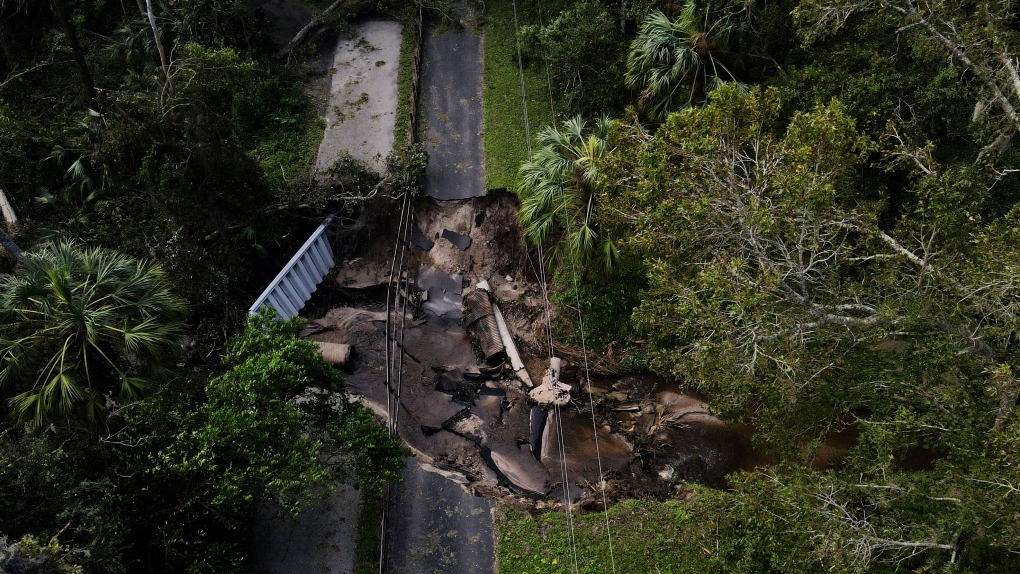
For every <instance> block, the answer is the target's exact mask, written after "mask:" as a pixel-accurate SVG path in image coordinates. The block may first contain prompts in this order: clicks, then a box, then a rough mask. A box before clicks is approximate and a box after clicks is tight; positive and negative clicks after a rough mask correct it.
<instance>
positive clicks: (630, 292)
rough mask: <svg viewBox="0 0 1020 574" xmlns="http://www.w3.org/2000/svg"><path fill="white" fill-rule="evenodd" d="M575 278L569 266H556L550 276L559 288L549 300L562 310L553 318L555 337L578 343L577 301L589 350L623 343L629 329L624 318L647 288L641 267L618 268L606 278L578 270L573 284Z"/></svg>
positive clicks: (574, 343) (602, 349) (637, 303)
mask: <svg viewBox="0 0 1020 574" xmlns="http://www.w3.org/2000/svg"><path fill="white" fill-rule="evenodd" d="M574 279H575V276H574V273H572V271H571V269H570V266H569V265H565V266H560V267H558V268H557V269H556V273H555V276H554V277H553V283H554V284H555V285H557V286H558V287H559V288H558V289H557V290H555V291H553V292H552V293H551V295H552V301H553V303H555V304H556V306H557V308H559V309H562V310H563V313H562V314H561V315H559V316H557V318H556V321H557V324H556V325H555V326H556V332H555V334H556V336H557V338H558V339H560V340H563V341H566V342H567V343H570V344H572V345H580V344H581V332H580V331H579V329H578V325H577V312H576V311H575V309H576V307H577V305H578V302H580V305H581V309H580V310H581V316H582V318H583V320H584V336H585V343H586V344H587V345H588V348H589V349H595V350H598V351H604V350H606V347H607V346H608V345H609V344H610V343H613V342H616V343H617V344H620V343H626V342H627V338H628V337H629V336H630V335H631V333H632V330H631V325H630V322H629V321H627V320H625V319H626V318H627V317H630V315H631V312H632V311H633V310H634V308H635V307H637V306H638V305H639V304H640V303H641V293H642V292H643V291H644V290H645V289H646V288H647V287H648V281H647V277H646V276H645V273H644V272H643V271H642V270H640V269H621V270H619V272H618V273H615V274H613V275H612V276H609V277H606V276H598V275H582V274H580V270H578V275H577V277H576V279H577V283H576V284H575V283H574ZM621 318H623V319H624V320H621Z"/></svg>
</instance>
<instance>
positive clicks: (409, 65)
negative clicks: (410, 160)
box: [393, 4, 420, 150]
mask: <svg viewBox="0 0 1020 574" xmlns="http://www.w3.org/2000/svg"><path fill="white" fill-rule="evenodd" d="M417 17H418V11H417V10H415V9H414V7H413V5H410V4H409V5H408V6H407V7H406V9H405V10H403V12H402V13H401V15H400V23H401V24H402V25H403V28H402V30H401V35H400V37H401V41H400V63H399V66H398V68H397V120H396V121H397V124H396V129H395V130H394V137H393V149H394V150H397V149H400V148H403V147H406V146H407V145H408V144H409V143H410V142H411V139H410V138H411V133H410V120H411V75H412V72H413V71H414V45H415V42H416V41H417V39H418V24H417V20H416V19H417ZM419 102H420V101H419Z"/></svg>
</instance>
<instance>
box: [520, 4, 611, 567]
mask: <svg viewBox="0 0 1020 574" xmlns="http://www.w3.org/2000/svg"><path fill="white" fill-rule="evenodd" d="M541 18H542V16H541V12H540V13H539V26H542V25H543V23H542V20H541ZM542 59H543V60H544V61H545V80H546V86H547V87H548V90H549V110H550V111H551V112H552V115H553V120H554V121H555V118H556V104H555V101H554V99H553V89H552V73H551V72H550V70H549V68H550V66H549V54H548V52H545V53H543V58H542ZM568 232H569V230H568ZM539 255H540V256H541V245H539ZM570 274H571V276H572V277H573V283H574V300H575V302H576V305H577V329H578V331H580V333H581V356H582V358H583V360H584V380H585V383H586V386H587V387H588V407H589V409H591V430H592V435H593V436H594V438H595V458H596V460H598V467H599V485H600V486H601V488H602V510H603V515H604V516H605V519H606V538H607V539H608V541H609V563H610V566H611V567H612V570H613V574H616V554H615V552H614V549H613V532H612V529H611V528H610V526H609V501H608V500H607V498H606V479H605V474H604V472H603V469H602V450H601V448H600V447H599V429H598V424H597V423H596V422H595V399H594V397H593V396H592V392H591V374H590V372H589V369H588V346H587V342H586V340H585V334H584V318H583V316H582V314H581V292H580V290H579V289H578V281H577V266H576V263H575V261H574V258H573V257H571V258H570ZM543 275H544V268H543ZM542 291H543V292H545V278H544V277H543V279H542ZM548 313H549V308H548V298H547V299H546V315H547V316H548ZM548 332H549V346H550V348H552V329H551V327H550V328H549V330H548ZM550 353H551V351H550Z"/></svg>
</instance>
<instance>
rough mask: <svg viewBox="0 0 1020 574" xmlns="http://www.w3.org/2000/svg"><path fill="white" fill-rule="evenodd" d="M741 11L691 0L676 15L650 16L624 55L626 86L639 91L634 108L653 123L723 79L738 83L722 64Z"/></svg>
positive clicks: (741, 30)
mask: <svg viewBox="0 0 1020 574" xmlns="http://www.w3.org/2000/svg"><path fill="white" fill-rule="evenodd" d="M742 15H743V14H742V11H739V10H734V9H731V8H730V7H729V6H724V7H722V8H719V7H718V6H716V5H713V4H712V3H711V2H709V1H707V0H706V1H701V2H699V1H694V0H691V1H689V2H688V3H687V5H686V6H685V7H684V10H683V12H682V13H681V14H680V17H679V18H677V19H676V20H670V19H669V18H668V17H666V15H664V14H663V13H662V12H653V13H651V14H649V15H648V17H647V18H646V19H645V21H644V23H643V24H642V25H641V30H640V31H639V32H638V36H637V38H635V39H634V42H633V43H632V44H631V48H630V54H628V56H627V75H626V77H625V79H626V82H627V86H628V87H630V88H631V89H634V90H640V91H641V96H640V99H639V100H638V106H639V107H640V108H642V109H643V110H644V111H645V113H647V114H648V116H649V117H650V118H651V119H652V120H653V121H656V122H661V121H663V120H664V119H665V118H666V116H667V115H668V114H669V113H670V112H673V111H677V110H682V109H685V108H688V107H691V106H694V105H696V104H699V103H701V102H703V101H704V100H705V97H706V96H707V95H708V94H709V93H711V92H712V91H713V90H715V89H716V88H718V87H719V86H720V85H722V84H723V83H724V82H727V81H736V76H735V75H734V74H733V72H732V71H731V70H730V68H729V67H727V65H726V62H727V61H730V60H731V59H732V54H733V53H734V51H735V49H736V48H737V47H738V45H739V42H740V40H741V39H742V38H743V37H744V36H745V35H746V31H747V25H746V21H745V19H744V18H742Z"/></svg>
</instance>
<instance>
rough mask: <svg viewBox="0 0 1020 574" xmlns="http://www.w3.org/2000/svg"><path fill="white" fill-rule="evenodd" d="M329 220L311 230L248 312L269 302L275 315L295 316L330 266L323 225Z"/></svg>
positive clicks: (252, 312)
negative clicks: (303, 242)
mask: <svg viewBox="0 0 1020 574" xmlns="http://www.w3.org/2000/svg"><path fill="white" fill-rule="evenodd" d="M332 222H333V216H332V215H330V216H329V217H327V218H326V220H325V221H323V222H322V225H320V226H319V227H318V229H316V230H315V231H314V232H312V235H311V236H310V237H309V238H308V241H305V244H304V245H302V246H301V249H298V251H297V253H295V254H294V257H291V258H290V261H288V262H287V264H286V265H284V266H283V270H281V271H280V273H279V274H278V275H277V276H276V278H275V279H273V281H272V283H270V284H269V286H268V287H266V290H265V291H263V292H262V294H261V295H259V298H258V299H256V300H255V304H254V305H252V306H251V308H250V309H248V312H249V313H251V314H255V313H258V312H259V309H261V308H262V307H264V306H266V305H269V306H270V307H272V308H273V309H275V310H276V317H277V318H278V319H280V320H284V321H285V320H287V319H290V318H291V317H296V316H297V314H298V312H300V311H301V308H302V307H304V306H305V303H307V302H308V299H310V298H311V297H312V293H314V292H315V289H316V288H318V286H319V283H320V282H321V281H322V279H323V278H324V277H325V276H326V274H327V273H329V270H330V269H332V268H333V248H332V246H330V244H329V236H327V235H326V228H328V227H329V224H330V223H332Z"/></svg>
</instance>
